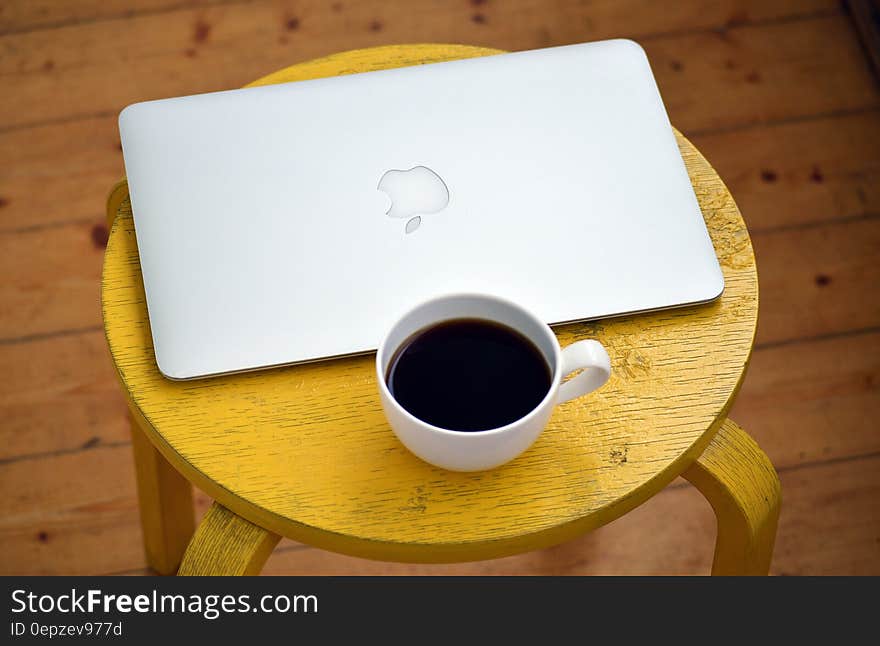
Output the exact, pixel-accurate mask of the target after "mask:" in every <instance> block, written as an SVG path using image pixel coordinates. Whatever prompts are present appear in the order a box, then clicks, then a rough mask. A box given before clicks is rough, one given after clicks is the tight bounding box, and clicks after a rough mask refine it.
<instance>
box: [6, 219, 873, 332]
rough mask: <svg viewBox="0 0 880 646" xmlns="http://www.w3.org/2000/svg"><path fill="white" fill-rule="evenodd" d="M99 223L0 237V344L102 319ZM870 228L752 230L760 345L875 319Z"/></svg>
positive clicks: (862, 223) (865, 224)
mask: <svg viewBox="0 0 880 646" xmlns="http://www.w3.org/2000/svg"><path fill="white" fill-rule="evenodd" d="M101 222H102V219H101V216H100V215H96V216H95V219H94V223H92V222H81V223H72V224H67V225H64V226H59V227H51V228H47V229H38V230H31V231H28V232H24V233H18V234H0V272H3V275H5V276H6V280H5V281H4V282H3V283H2V284H0V340H3V339H20V338H22V337H23V338H28V337H31V336H33V335H44V334H55V333H58V332H65V331H68V330H81V329H84V328H86V329H88V328H94V327H95V326H98V325H100V324H101V319H100V310H99V308H98V306H97V305H96V303H97V300H98V298H99V291H100V288H99V286H98V284H97V280H98V276H99V275H100V271H101V252H102V251H103V237H101V235H100V234H102V233H103V231H105V229H104V225H103V224H102V223H101ZM96 232H97V233H96ZM878 234H880V222H878V221H877V219H876V218H867V219H863V220H859V221H852V222H849V221H847V222H841V223H840V224H839V225H835V224H832V223H829V224H823V225H821V226H816V227H812V228H809V229H804V230H799V231H790V232H786V231H776V232H772V231H770V232H766V233H760V232H758V233H756V234H755V235H753V236H752V239H753V242H754V245H755V248H756V250H757V251H756V252H757V254H758V256H759V263H760V267H761V287H762V290H763V291H764V294H765V298H764V304H763V306H762V312H761V322H760V327H759V342H761V343H768V342H773V343H777V342H781V341H787V340H792V339H798V338H805V337H806V338H809V337H814V336H817V335H822V334H832V333H840V332H845V331H849V330H854V329H861V328H868V327H873V326H877V325H880V317H878V314H880V312H878V308H877V301H876V299H868V300H867V301H865V300H864V299H863V298H862V294H867V293H871V292H872V290H873V289H874V286H875V285H876V284H877V272H878V271H880V270H878V264H877V253H878V251H877V244H876V241H877V236H878ZM822 276H827V277H829V278H830V280H829V281H828V282H824V280H825V279H823V278H821V277H822ZM817 278H818V281H819V282H818V283H817V282H816V281H817Z"/></svg>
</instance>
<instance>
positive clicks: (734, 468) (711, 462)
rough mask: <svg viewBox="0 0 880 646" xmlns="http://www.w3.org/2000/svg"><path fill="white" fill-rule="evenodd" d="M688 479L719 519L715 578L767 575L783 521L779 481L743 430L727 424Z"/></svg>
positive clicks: (757, 447)
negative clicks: (780, 520) (777, 530)
mask: <svg viewBox="0 0 880 646" xmlns="http://www.w3.org/2000/svg"><path fill="white" fill-rule="evenodd" d="M683 475H684V477H685V478H687V479H688V480H690V482H691V483H692V484H693V485H694V486H695V487H696V488H697V489H699V490H700V492H702V494H703V495H704V496H705V497H706V499H707V500H708V501H709V503H710V504H711V505H712V509H714V510H715V516H716V518H717V519H718V536H717V538H716V541H715V560H714V562H713V563H712V574H713V575H715V576H718V575H733V574H739V575H766V574H767V573H768V572H769V571H770V558H771V556H772V555H773V543H774V542H775V540H776V523H777V520H778V519H779V505H780V500H781V499H780V487H779V478H778V477H777V475H776V470H775V469H774V468H773V465H772V464H771V463H770V460H769V459H768V458H767V456H766V455H765V454H764V452H763V451H762V450H761V448H760V447H759V446H758V445H757V444H756V443H755V441H754V440H753V439H752V438H751V437H749V436H748V435H747V434H746V433H745V431H743V430H742V429H741V428H740V427H739V426H737V425H736V424H735V423H734V422H733V421H731V420H729V419H728V420H725V421H724V424H723V425H722V426H721V429H720V430H719V431H718V433H717V434H716V435H715V437H714V438H712V441H711V442H710V443H709V446H708V447H707V448H706V450H705V451H703V454H702V455H701V456H700V457H699V458H697V460H696V462H694V464H693V465H691V466H690V467H689V468H688V470H687V471H685V472H684V474H683Z"/></svg>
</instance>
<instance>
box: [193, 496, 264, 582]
mask: <svg viewBox="0 0 880 646" xmlns="http://www.w3.org/2000/svg"><path fill="white" fill-rule="evenodd" d="M280 538H281V537H280V536H278V535H277V534H273V533H272V532H270V531H269V530H266V529H263V528H262V527H260V526H259V525H254V524H253V523H252V522H250V521H247V520H245V519H244V518H242V517H241V516H239V515H237V514H235V513H233V512H231V511H229V510H228V509H226V507H224V506H223V505H221V504H219V503H216V502H215V503H214V504H213V505H211V508H210V509H209V510H208V513H207V514H206V515H205V518H204V519H203V520H202V522H201V524H200V525H199V528H198V529H197V530H196V533H195V535H194V536H193V538H192V541H190V544H189V547H188V548H186V554H184V555H183V562H182V563H181V564H180V571H179V572H178V573H177V574H178V576H226V575H235V576H248V575H253V574H259V573H260V570H261V569H263V565H264V564H265V563H266V559H268V558H269V555H270V554H271V553H272V550H274V549H275V546H276V545H277V544H278V541H279V539H280Z"/></svg>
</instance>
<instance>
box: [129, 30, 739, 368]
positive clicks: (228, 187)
mask: <svg viewBox="0 0 880 646" xmlns="http://www.w3.org/2000/svg"><path fill="white" fill-rule="evenodd" d="M119 128H120V134H121V139H122V146H123V151H124V158H125V165H126V172H127V176H128V182H129V190H130V194H131V203H132V210H133V214H134V226H135V231H136V236H137V243H138V249H139V253H140V262H141V269H142V273H143V281H144V288H145V291H146V298H147V307H148V311H149V318H150V325H151V329H152V336H153V345H154V349H155V354H156V361H157V364H158V366H159V369H160V371H161V372H162V374H164V375H165V376H166V377H168V378H171V379H190V378H196V377H205V376H211V375H220V374H227V373H233V372H241V371H247V370H254V369H259V368H267V367H274V366H280V365H288V364H296V363H301V362H308V361H315V360H319V359H324V358H330V357H339V356H346V355H353V354H359V353H365V352H369V351H372V350H374V349H375V348H376V346H377V345H378V343H379V341H380V340H381V338H382V335H383V334H384V332H385V331H386V330H387V329H388V328H389V327H390V325H391V324H392V323H393V322H394V321H395V320H396V318H397V317H398V316H400V314H402V313H403V312H404V311H405V310H408V309H410V308H411V307H412V306H414V305H415V304H417V303H418V302H420V301H422V300H425V299H427V298H429V297H432V296H435V295H438V294H443V293H450V292H487V293H492V294H497V295H499V296H502V297H505V298H508V299H511V300H513V301H516V302H518V303H520V304H522V305H524V306H525V307H527V308H529V309H531V310H533V311H534V312H536V313H537V314H538V315H539V316H541V317H542V318H543V319H544V320H545V321H547V322H548V323H551V324H555V323H562V322H572V321H581V320H588V319H596V318H603V317H609V316H617V315H621V314H629V313H636V312H644V311H651V310H658V309H665V308H670V307H677V306H682V305H690V304H695V303H703V302H707V301H711V300H712V299H714V298H716V297H717V296H719V295H720V294H721V292H722V290H723V286H724V282H723V277H722V273H721V269H720V267H719V264H718V260H717V258H716V256H715V252H714V249H713V247H712V243H711V240H710V238H709V235H708V232H707V230H706V226H705V223H704V221H703V217H702V214H701V212H700V209H699V206H698V204H697V200H696V197H695V195H694V192H693V188H692V186H691V183H690V180H689V178H688V174H687V172H686V169H685V166H684V163H683V161H682V158H681V155H680V153H679V150H678V147H677V144H676V140H675V137H674V134H673V131H672V129H671V127H670V123H669V119H668V117H667V115H666V111H665V109H664V106H663V102H662V100H661V97H660V94H659V91H658V89H657V86H656V83H655V81H654V77H653V75H652V73H651V69H650V66H649V63H648V60H647V58H646V56H645V53H644V51H643V50H642V49H641V47H639V46H638V45H637V44H635V43H633V42H632V41H628V40H610V41H602V42H596V43H587V44H580V45H569V46H563V47H553V48H548V49H542V50H534V51H527V52H517V53H510V54H500V55H496V56H487V57H482V58H474V59H467V60H461V61H452V62H445V63H435V64H430V65H423V66H417V67H407V68H402V69H394V70H385V71H377V72H368V73H363V74H353V75H348V76H341V77H334V78H327V79H316V80H311V81H302V82H296V83H286V84H281V85H272V86H266V87H257V88H249V89H242V90H232V91H226V92H217V93H210V94H201V95H195V96H188V97H180V98H173V99H164V100H159V101H149V102H144V103H137V104H134V105H131V106H129V107H127V108H126V109H125V110H123V112H122V113H121V114H120V117H119Z"/></svg>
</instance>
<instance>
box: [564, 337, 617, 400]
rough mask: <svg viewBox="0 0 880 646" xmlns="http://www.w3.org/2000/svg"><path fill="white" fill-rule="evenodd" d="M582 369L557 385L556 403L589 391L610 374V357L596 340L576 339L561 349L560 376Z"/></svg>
mask: <svg viewBox="0 0 880 646" xmlns="http://www.w3.org/2000/svg"><path fill="white" fill-rule="evenodd" d="M577 370H582V371H583V372H581V374H579V375H578V376H577V377H574V378H573V379H569V380H568V381H566V382H565V383H564V384H561V385H560V386H559V392H558V393H557V395H556V403H557V404H562V403H564V402H567V401H569V400H571V399H575V398H576V397H581V396H583V395H586V394H587V393H591V392H593V391H594V390H596V389H597V388H599V387H601V386H602V385H604V384H605V382H606V381H608V378H609V377H610V376H611V359H609V358H608V353H607V352H606V351H605V348H604V347H603V346H602V344H601V343H599V342H598V341H594V340H592V339H587V340H585V341H576V342H574V343H572V344H571V345H568V346H566V347H564V348H563V349H562V376H563V377H565V376H566V375H570V374H571V373H573V372H575V371H577Z"/></svg>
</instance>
